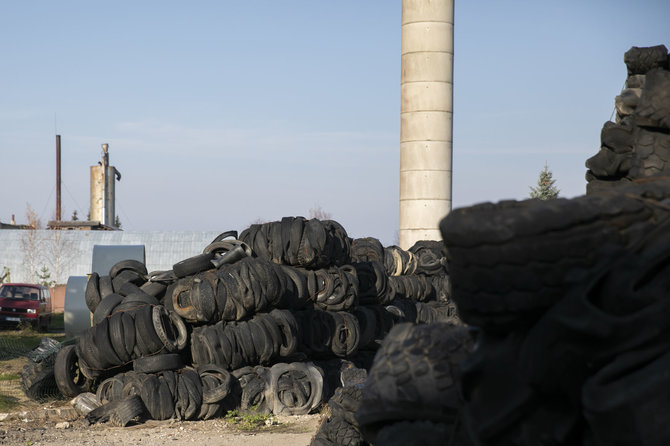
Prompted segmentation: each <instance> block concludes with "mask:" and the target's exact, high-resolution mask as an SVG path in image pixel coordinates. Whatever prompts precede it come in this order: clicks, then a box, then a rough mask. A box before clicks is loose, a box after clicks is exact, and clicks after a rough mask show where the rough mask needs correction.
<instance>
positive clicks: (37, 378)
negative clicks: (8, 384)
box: [20, 360, 58, 400]
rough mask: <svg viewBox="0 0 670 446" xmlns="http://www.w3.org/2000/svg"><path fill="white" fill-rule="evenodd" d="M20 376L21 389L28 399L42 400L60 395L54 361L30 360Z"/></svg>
mask: <svg viewBox="0 0 670 446" xmlns="http://www.w3.org/2000/svg"><path fill="white" fill-rule="evenodd" d="M20 376H21V388H22V389H23V391H24V392H25V394H26V396H27V397H28V398H31V399H33V400H41V399H43V398H48V397H53V396H56V395H57V394H58V387H57V385H56V379H55V377H54V366H53V362H52V361H41V362H35V361H32V360H28V362H27V363H26V365H25V366H24V367H23V369H22V370H21V373H20Z"/></svg>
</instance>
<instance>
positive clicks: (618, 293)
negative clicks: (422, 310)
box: [361, 177, 670, 445]
mask: <svg viewBox="0 0 670 446" xmlns="http://www.w3.org/2000/svg"><path fill="white" fill-rule="evenodd" d="M668 199H670V180H669V179H668V178H666V177H652V178H649V179H646V181H643V182H634V183H631V184H628V185H622V186H620V187H618V188H611V189H609V190H603V191H601V192H600V193H598V194H590V195H586V196H583V197H577V198H573V199H570V200H561V199H557V200H548V201H540V200H528V201H523V202H501V203H498V204H487V205H478V206H473V207H471V208H463V209H458V210H455V211H452V212H451V213H450V214H449V215H447V216H446V217H445V218H444V219H443V220H442V222H441V224H440V229H441V232H442V235H443V238H444V241H445V244H446V245H447V246H449V257H448V260H449V267H450V278H451V280H452V281H453V284H454V287H453V298H454V300H455V302H456V304H457V306H458V308H459V314H460V316H461V318H462V319H463V321H464V322H465V323H466V324H469V325H470V326H471V327H473V328H476V329H477V333H478V334H477V339H476V347H475V349H474V351H473V353H472V354H470V355H469V356H468V357H467V359H465V361H464V362H462V363H461V366H460V368H461V370H462V377H461V378H462V379H461V383H462V392H463V398H464V406H463V411H462V413H463V424H464V426H465V427H466V430H467V434H468V436H469V438H470V439H471V440H472V442H473V444H479V445H537V444H554V445H575V444H583V445H627V444H668V443H669V442H670V430H669V429H668V427H667V423H665V421H661V419H660V418H659V417H656V416H654V415H653V414H659V413H665V412H667V411H668V410H670V404H669V403H668V400H667V398H665V396H664V395H665V392H666V389H667V387H668V385H670V379H669V375H668V373H667V367H668V364H670V363H669V361H670V324H668V316H669V315H670V298H669V297H668V296H670V254H669V253H670V235H669V234H670V207H668V206H667V203H668ZM475 221H476V222H478V224H476V225H474V224H473V222H475ZM466 228H468V229H466ZM393 367H400V368H402V366H401V364H400V363H399V362H397V361H396V364H394V365H393ZM386 388H387V389H390V388H391V386H390V385H389V386H387V387H386ZM382 405H383V404H379V406H382ZM361 415H362V414H361ZM361 421H363V420H361Z"/></svg>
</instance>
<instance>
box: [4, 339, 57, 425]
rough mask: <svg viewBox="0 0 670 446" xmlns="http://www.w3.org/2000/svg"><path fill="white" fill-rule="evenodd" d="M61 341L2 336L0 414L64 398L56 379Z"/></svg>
mask: <svg viewBox="0 0 670 446" xmlns="http://www.w3.org/2000/svg"><path fill="white" fill-rule="evenodd" d="M60 346H61V343H60V341H59V338H58V337H46V336H41V335H39V334H37V333H34V334H33V333H30V332H27V333H25V332H14V331H12V332H4V333H2V332H0V412H6V411H8V410H11V409H21V407H22V406H24V405H26V404H28V403H30V402H38V403H43V402H46V401H51V400H54V399H60V398H62V396H61V394H60V391H59V390H58V386H57V385H56V382H55V380H54V379H51V378H50V377H49V376H51V377H52V376H53V372H52V370H53V361H54V359H55V354H56V353H57V352H58V350H59V349H60Z"/></svg>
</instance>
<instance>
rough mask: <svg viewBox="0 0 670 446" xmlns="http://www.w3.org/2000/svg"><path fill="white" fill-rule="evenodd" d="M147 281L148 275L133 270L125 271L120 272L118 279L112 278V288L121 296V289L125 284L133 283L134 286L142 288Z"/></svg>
mask: <svg viewBox="0 0 670 446" xmlns="http://www.w3.org/2000/svg"><path fill="white" fill-rule="evenodd" d="M110 277H111V276H110ZM146 281H147V278H146V275H143V274H140V273H138V272H137V271H134V270H131V269H124V270H123V271H120V272H119V273H118V274H117V275H116V277H113V278H112V287H113V288H114V292H115V293H119V294H121V293H120V291H121V288H122V287H123V286H124V285H125V284H127V283H132V284H133V285H136V286H138V287H140V286H142V285H144V284H145V283H146Z"/></svg>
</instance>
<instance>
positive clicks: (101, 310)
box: [93, 293, 123, 325]
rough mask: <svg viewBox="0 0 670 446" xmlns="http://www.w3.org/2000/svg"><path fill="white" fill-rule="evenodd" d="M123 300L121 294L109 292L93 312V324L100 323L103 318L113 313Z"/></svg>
mask: <svg viewBox="0 0 670 446" xmlns="http://www.w3.org/2000/svg"><path fill="white" fill-rule="evenodd" d="M122 301H123V296H121V295H120V294H114V293H112V294H109V295H107V296H105V297H104V298H103V299H102V300H101V301H100V303H99V304H98V306H97V308H96V309H95V312H94V313H93V325H96V324H99V323H100V322H101V321H102V320H103V319H105V318H107V316H109V315H111V314H112V311H114V308H115V307H116V306H117V305H119V304H120V303H121V302H122Z"/></svg>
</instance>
